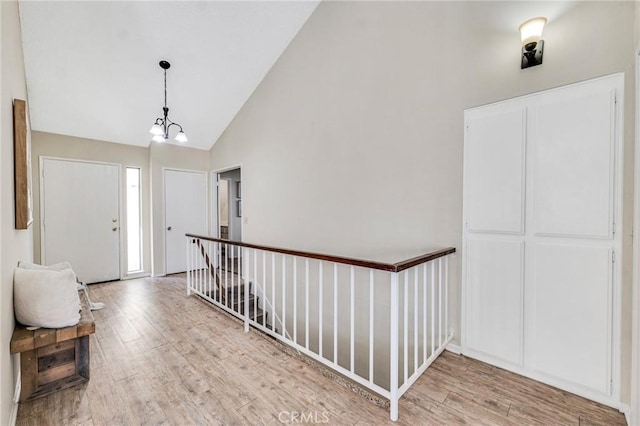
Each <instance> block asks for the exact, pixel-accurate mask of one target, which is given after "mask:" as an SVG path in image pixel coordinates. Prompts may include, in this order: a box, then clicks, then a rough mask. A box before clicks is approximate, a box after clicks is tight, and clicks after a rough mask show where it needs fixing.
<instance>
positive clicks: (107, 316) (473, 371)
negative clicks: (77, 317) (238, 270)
mask: <svg viewBox="0 0 640 426" xmlns="http://www.w3.org/2000/svg"><path fill="white" fill-rule="evenodd" d="M185 287H186V286H185V284H184V278H182V277H179V276H174V277H167V278H154V279H152V278H145V279H137V280H131V281H124V282H115V283H107V284H99V285H92V286H90V288H89V291H90V293H91V298H92V300H93V301H100V302H105V304H106V307H105V308H104V309H103V310H100V311H95V312H94V316H95V318H96V334H94V335H92V336H91V380H90V381H89V382H88V383H86V384H84V385H80V386H77V387H75V388H72V389H67V390H63V391H60V392H58V393H56V394H53V395H50V396H48V397H44V398H41V399H38V400H35V401H32V402H28V403H24V404H21V405H20V408H19V411H18V422H17V424H18V425H95V426H97V425H139V424H140V425H142V424H145V425H147V424H148V425H158V424H167V425H208V424H213V425H217V424H225V425H226V424H233V425H236V424H237V425H242V424H251V425H254V424H281V423H326V424H340V425H342V424H344V425H353V424H358V425H374V424H375V425H377V424H393V423H392V422H390V421H389V420H388V419H389V413H388V411H387V410H385V409H382V408H379V407H377V406H375V405H373V404H372V403H370V402H367V401H366V400H365V399H364V398H362V397H360V396H358V395H356V394H355V393H353V392H352V391H350V390H348V389H346V388H344V387H342V386H340V385H338V384H336V383H335V382H333V381H331V380H330V379H328V378H326V377H324V376H323V375H322V374H320V373H319V372H317V371H316V370H314V369H313V368H311V367H310V366H308V365H307V364H305V363H304V362H302V361H300V360H297V359H295V358H293V357H291V356H289V355H286V354H285V353H284V352H282V351H281V350H280V349H279V348H278V347H276V346H274V345H273V344H272V342H271V341H270V339H269V338H266V337H263V336H262V335H261V334H260V333H259V332H257V331H255V330H252V331H251V332H249V333H246V334H245V333H244V332H243V331H242V326H241V325H240V324H239V323H238V322H237V321H235V320H233V319H231V318H229V317H228V316H227V315H226V314H222V313H220V312H219V311H217V310H215V309H213V308H212V307H210V306H209V305H207V304H205V303H204V302H202V301H200V300H199V299H198V298H196V297H193V296H192V297H187V296H186V290H185ZM303 420H304V421H303ZM396 424H399V425H423V424H424V425H445V424H471V425H523V424H539V425H624V424H625V420H624V416H623V415H622V414H620V413H619V412H617V411H616V410H614V409H611V408H608V407H604V406H602V405H599V404H596V403H594V402H591V401H588V400H585V399H583V398H580V397H577V396H574V395H571V394H569V393H567V392H564V391H560V390H558V389H555V388H552V387H549V386H546V385H543V384H540V383H538V382H535V381H532V380H529V379H526V378H523V377H521V376H517V375H515V374H512V373H509V372H506V371H504V370H500V369H498V368H495V367H492V366H489V365H487V364H483V363H481V362H478V361H475V360H471V359H469V358H465V357H462V356H458V355H454V354H451V353H448V352H445V353H444V354H443V355H442V356H441V357H440V358H439V359H438V360H437V361H436V362H435V363H434V364H433V365H432V366H431V367H430V368H429V369H428V370H427V372H426V373H425V374H424V375H423V376H422V377H421V378H420V379H419V380H418V382H417V383H416V384H415V385H414V386H413V387H412V388H411V389H410V390H409V391H408V392H407V394H406V395H405V396H404V397H403V398H402V399H401V401H400V420H399V421H398V422H397V423H396Z"/></svg>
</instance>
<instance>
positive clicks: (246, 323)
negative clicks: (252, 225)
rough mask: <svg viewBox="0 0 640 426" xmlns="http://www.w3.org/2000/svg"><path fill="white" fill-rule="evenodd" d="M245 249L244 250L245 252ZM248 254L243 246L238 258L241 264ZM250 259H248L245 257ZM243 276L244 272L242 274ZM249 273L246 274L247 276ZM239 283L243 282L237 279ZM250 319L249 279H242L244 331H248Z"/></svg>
mask: <svg viewBox="0 0 640 426" xmlns="http://www.w3.org/2000/svg"><path fill="white" fill-rule="evenodd" d="M245 251H246V252H245ZM248 255H249V250H245V249H244V248H243V249H242V255H241V257H240V259H241V260H242V261H243V262H242V264H243V265H244V264H245V263H244V259H245V256H248ZM247 260H250V259H247ZM249 264H250V263H249V262H247V264H246V268H249ZM238 270H240V268H238ZM243 276H244V274H243ZM249 276H250V275H249V274H247V278H248V277H249ZM239 281H240V282H241V283H242V282H243V280H239ZM250 319H251V315H250V312H249V280H248V279H244V332H245V333H248V332H249V320H250Z"/></svg>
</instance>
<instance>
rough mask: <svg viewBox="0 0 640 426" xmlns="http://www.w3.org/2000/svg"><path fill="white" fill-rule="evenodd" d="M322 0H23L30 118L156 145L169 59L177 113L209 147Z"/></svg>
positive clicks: (39, 125)
mask: <svg viewBox="0 0 640 426" xmlns="http://www.w3.org/2000/svg"><path fill="white" fill-rule="evenodd" d="M318 3H319V1H284V2H275V1H178V2H167V1H109V2H101V1H88V0H84V1H68V2H58V1H24V0H23V1H21V2H20V15H21V24H22V40H23V44H24V60H25V68H26V75H27V89H28V94H29V98H28V100H29V108H30V117H31V127H32V129H33V130H36V131H42V132H50V133H58V134H64V135H70V136H77V137H82V138H88V139H97V140H103V141H109V142H117V143H122V144H128V145H136V146H143V147H146V146H148V145H149V143H150V140H151V135H150V134H149V128H150V127H151V125H152V124H153V122H154V121H155V119H156V118H157V117H160V116H161V115H162V106H163V101H164V93H163V90H164V89H163V84H164V83H163V78H164V77H163V71H162V69H161V68H160V67H159V65H158V62H159V61H160V60H163V59H164V60H167V61H169V62H170V63H171V68H170V69H169V70H168V71H167V90H168V106H169V109H170V112H169V118H170V119H171V120H172V121H175V122H177V123H180V125H182V127H183V128H184V131H185V133H186V134H187V136H188V137H189V142H187V143H186V144H184V145H186V146H188V147H191V148H199V149H205V150H208V149H210V148H211V147H212V146H213V144H214V143H215V142H216V140H217V139H218V138H219V137H220V135H221V134H222V132H223V131H224V130H225V128H226V127H227V126H228V125H229V123H230V122H231V121H232V120H233V118H234V117H235V115H236V114H237V113H238V111H239V110H240V108H241V107H242V105H243V104H244V103H245V101H246V100H247V99H248V98H249V96H250V95H251V93H252V92H253V91H254V90H255V88H256V87H257V86H258V84H259V83H260V81H261V80H262V79H263V78H264V76H265V75H266V74H267V72H268V71H269V69H270V68H271V66H272V65H273V64H274V63H275V62H276V60H277V59H278V57H279V56H280V55H281V54H282V52H283V51H284V50H285V48H286V47H287V46H288V45H289V43H290V42H291V40H292V39H293V38H294V37H295V35H296V34H297V33H298V31H299V30H300V28H301V27H302V26H303V25H304V23H305V22H306V20H307V19H308V18H309V16H310V15H311V14H312V13H313V11H314V9H315V8H316V6H317V5H318ZM174 136H175V131H173V132H172V134H171V135H170V137H174ZM170 143H174V144H179V143H178V142H175V141H173V140H171V141H170Z"/></svg>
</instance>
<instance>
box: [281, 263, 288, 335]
mask: <svg viewBox="0 0 640 426" xmlns="http://www.w3.org/2000/svg"><path fill="white" fill-rule="evenodd" d="M286 328H287V263H286V258H285V255H284V254H283V255H282V337H285V334H286Z"/></svg>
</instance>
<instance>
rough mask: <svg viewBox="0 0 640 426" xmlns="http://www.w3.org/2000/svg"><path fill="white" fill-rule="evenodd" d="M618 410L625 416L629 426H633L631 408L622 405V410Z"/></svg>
mask: <svg viewBox="0 0 640 426" xmlns="http://www.w3.org/2000/svg"><path fill="white" fill-rule="evenodd" d="M618 410H619V411H620V412H621V413H622V414H624V418H625V419H626V420H627V425H629V426H631V407H630V406H628V405H627V404H620V408H619V409H618Z"/></svg>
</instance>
